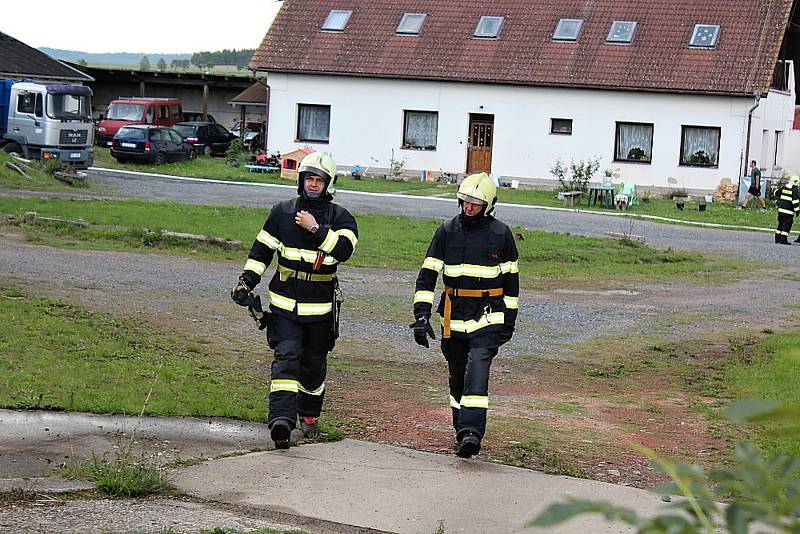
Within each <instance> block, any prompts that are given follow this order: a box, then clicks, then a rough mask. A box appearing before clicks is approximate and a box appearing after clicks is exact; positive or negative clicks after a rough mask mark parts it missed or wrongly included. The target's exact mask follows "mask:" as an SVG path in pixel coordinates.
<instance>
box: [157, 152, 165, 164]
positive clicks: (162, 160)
mask: <svg viewBox="0 0 800 534" xmlns="http://www.w3.org/2000/svg"><path fill="white" fill-rule="evenodd" d="M166 161H167V158H166V157H165V156H164V153H163V152H159V153H158V154H156V165H163V164H164V163H166Z"/></svg>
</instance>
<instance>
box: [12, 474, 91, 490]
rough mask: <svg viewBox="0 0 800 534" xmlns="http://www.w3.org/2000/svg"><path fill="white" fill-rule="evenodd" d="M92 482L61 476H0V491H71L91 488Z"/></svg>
mask: <svg viewBox="0 0 800 534" xmlns="http://www.w3.org/2000/svg"><path fill="white" fill-rule="evenodd" d="M93 489H94V484H92V483H91V482H86V481H84V480H67V479H66V478H61V477H41V478H39V477H34V478H0V493H3V492H9V491H14V490H23V491H26V492H29V493H71V492H74V491H85V490H93Z"/></svg>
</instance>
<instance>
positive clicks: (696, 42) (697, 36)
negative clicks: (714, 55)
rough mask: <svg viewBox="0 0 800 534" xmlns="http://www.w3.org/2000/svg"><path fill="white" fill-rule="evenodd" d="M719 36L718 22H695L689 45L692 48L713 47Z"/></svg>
mask: <svg viewBox="0 0 800 534" xmlns="http://www.w3.org/2000/svg"><path fill="white" fill-rule="evenodd" d="M717 38H719V25H718V24H695V25H694V31H693V32H692V38H691V39H690V40H689V46H690V47H692V48H714V47H715V46H716V45H717Z"/></svg>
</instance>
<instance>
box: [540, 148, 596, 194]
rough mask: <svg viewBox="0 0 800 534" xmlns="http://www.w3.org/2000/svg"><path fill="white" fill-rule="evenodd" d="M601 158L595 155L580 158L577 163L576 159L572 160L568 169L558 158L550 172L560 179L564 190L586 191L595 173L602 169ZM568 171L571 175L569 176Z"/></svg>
mask: <svg viewBox="0 0 800 534" xmlns="http://www.w3.org/2000/svg"><path fill="white" fill-rule="evenodd" d="M600 159H601V158H599V157H597V156H595V157H593V158H591V159H588V160H586V161H584V160H580V161H578V162H577V163H576V162H575V160H571V161H570V163H569V169H567V166H566V165H565V164H564V161H563V160H562V159H561V158H558V159H557V160H556V162H555V163H554V164H553V166H552V167H550V174H552V175H553V176H555V177H556V179H558V183H559V185H560V186H561V189H562V190H564V191H583V192H586V190H587V189H588V188H589V181H591V179H592V178H594V175H595V174H596V173H597V171H598V170H599V169H600ZM568 171H569V176H567V172H568Z"/></svg>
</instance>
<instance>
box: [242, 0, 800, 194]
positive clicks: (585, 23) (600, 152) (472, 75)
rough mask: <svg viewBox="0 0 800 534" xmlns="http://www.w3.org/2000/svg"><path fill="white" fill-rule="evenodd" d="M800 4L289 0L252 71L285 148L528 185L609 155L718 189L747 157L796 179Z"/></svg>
mask: <svg viewBox="0 0 800 534" xmlns="http://www.w3.org/2000/svg"><path fill="white" fill-rule="evenodd" d="M793 7H794V0H673V1H671V2H653V1H652V0H543V1H525V0H391V1H388V0H372V1H370V2H364V1H363V0H286V1H285V2H284V5H283V7H282V8H281V10H280V12H279V14H278V16H277V18H276V19H275V21H274V23H273V24H272V27H271V29H270V30H269V32H268V33H267V35H266V36H265V38H264V41H263V43H262V44H261V47H260V48H259V49H258V51H257V52H256V54H255V55H254V56H253V60H252V63H251V66H250V67H251V69H253V70H255V71H258V72H259V73H261V74H262V75H264V74H265V75H266V83H267V84H268V86H269V113H268V116H269V128H268V146H269V148H270V149H279V150H284V151H286V150H289V149H292V148H295V147H299V146H307V147H311V148H314V149H316V150H327V151H329V152H331V153H333V155H334V157H335V159H336V161H337V162H338V163H339V164H340V165H341V166H342V167H345V168H348V167H351V166H353V165H356V164H359V165H361V167H366V166H372V167H373V168H374V167H381V168H384V169H386V168H388V167H389V166H390V161H403V162H404V163H405V172H406V174H409V175H415V174H416V175H419V173H421V172H424V171H432V172H434V173H438V172H439V171H449V172H457V173H472V172H477V171H487V172H490V173H492V174H493V175H495V176H498V177H500V178H501V179H504V180H507V179H518V180H520V181H522V182H536V181H541V180H542V179H545V180H548V179H549V180H552V176H551V175H550V172H549V170H550V168H551V167H552V165H553V163H554V162H555V161H556V159H557V158H561V159H563V160H565V161H566V162H569V161H570V160H573V159H574V160H576V161H577V160H581V159H588V158H592V157H600V158H602V168H611V169H619V173H620V175H621V176H622V180H623V181H625V182H635V183H636V184H638V185H644V186H655V187H667V186H669V185H670V184H679V186H680V187H684V188H687V189H700V190H711V189H714V188H715V187H716V185H717V184H718V183H719V182H720V179H722V178H724V177H728V178H730V179H731V180H733V181H734V183H735V182H736V180H737V179H738V177H739V176H740V175H741V174H742V173H743V172H744V169H745V168H746V167H747V164H746V160H747V159H756V160H758V163H759V166H760V167H761V168H762V169H764V170H763V173H764V175H765V176H770V175H772V174H773V173H775V174H780V172H781V167H782V164H783V161H782V158H783V147H784V146H785V143H786V138H787V136H788V133H789V132H790V130H791V127H792V120H793V118H794V106H795V76H794V68H793V63H792V61H791V57H792V51H794V55H797V50H798V47H797V45H798V41H800V39H798V38H797V37H796V34H795V33H792V32H790V31H788V30H787V28H789V27H790V26H791V25H792V24H791V23H794V25H795V26H797V25H798V23H800V15H798V16H796V17H793V14H792V13H793V11H794V10H793ZM793 18H796V19H797V20H792V19H793ZM798 27H800V26H798ZM668 178H670V180H669V181H668Z"/></svg>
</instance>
